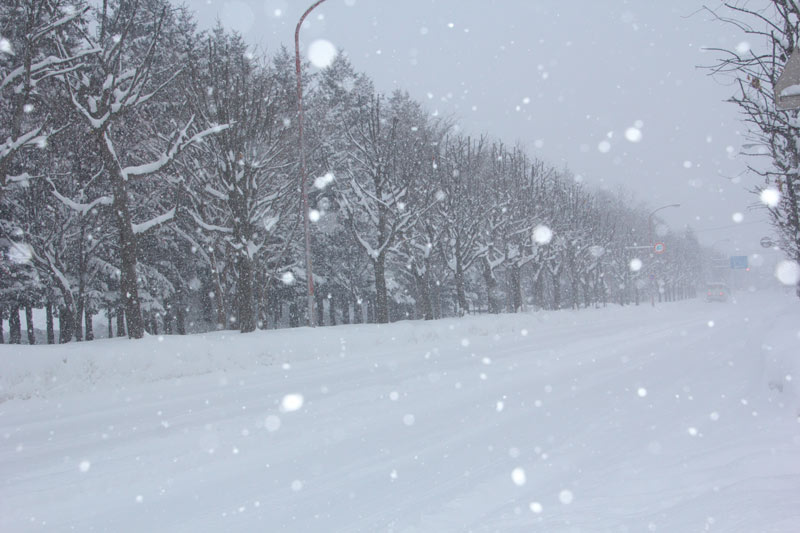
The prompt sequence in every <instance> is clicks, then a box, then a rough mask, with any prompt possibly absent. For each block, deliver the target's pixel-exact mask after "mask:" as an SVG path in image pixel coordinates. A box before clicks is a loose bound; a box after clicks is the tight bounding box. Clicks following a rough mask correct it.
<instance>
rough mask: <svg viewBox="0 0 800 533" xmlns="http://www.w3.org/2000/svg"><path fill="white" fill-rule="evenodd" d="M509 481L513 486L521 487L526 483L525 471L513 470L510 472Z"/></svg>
mask: <svg viewBox="0 0 800 533" xmlns="http://www.w3.org/2000/svg"><path fill="white" fill-rule="evenodd" d="M511 481H513V482H514V484H515V485H517V486H518V487H521V486H523V485H524V484H525V482H526V481H527V478H526V477H525V470H523V469H522V468H515V469H514V470H512V471H511Z"/></svg>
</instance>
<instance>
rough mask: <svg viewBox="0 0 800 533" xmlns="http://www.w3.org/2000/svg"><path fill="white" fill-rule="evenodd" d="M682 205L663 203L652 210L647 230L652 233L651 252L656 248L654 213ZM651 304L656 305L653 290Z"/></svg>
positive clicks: (648, 216) (648, 217)
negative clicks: (654, 240)
mask: <svg viewBox="0 0 800 533" xmlns="http://www.w3.org/2000/svg"><path fill="white" fill-rule="evenodd" d="M680 206H681V204H668V205H662V206H661V207H659V208H658V209H654V210H653V211H651V212H650V214H649V215H647V230H648V233H649V235H650V252H651V253H652V251H653V250H654V248H655V243H654V242H653V215H655V214H656V213H658V212H659V211H661V210H662V209H667V208H668V207H680ZM655 281H656V280H655V277H653V282H654V283H655ZM650 305H652V306H653V307H655V306H656V295H655V292H653V291H651V292H650Z"/></svg>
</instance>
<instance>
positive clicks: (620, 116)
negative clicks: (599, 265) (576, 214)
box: [187, 0, 770, 253]
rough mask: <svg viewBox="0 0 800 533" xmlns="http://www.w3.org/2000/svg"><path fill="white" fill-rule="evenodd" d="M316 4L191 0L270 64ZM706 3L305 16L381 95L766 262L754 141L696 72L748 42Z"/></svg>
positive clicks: (504, 2)
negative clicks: (721, 51) (401, 98)
mask: <svg viewBox="0 0 800 533" xmlns="http://www.w3.org/2000/svg"><path fill="white" fill-rule="evenodd" d="M311 3H312V2H311V1H310V0H302V1H298V0H229V1H225V0H194V1H189V2H187V4H188V5H189V6H190V7H191V8H192V9H193V10H195V11H196V13H197V17H198V20H199V22H200V24H201V27H209V26H211V25H213V24H214V22H215V20H216V18H217V17H218V18H219V19H220V20H221V21H222V22H223V24H224V25H225V26H227V27H229V28H231V29H235V30H237V31H239V32H240V33H242V34H243V35H244V36H245V37H246V38H247V40H248V41H249V42H251V43H253V44H256V45H259V46H260V47H262V48H266V49H267V51H268V52H269V51H273V50H275V49H276V48H277V47H278V46H280V44H281V43H283V44H285V45H286V46H287V47H290V49H293V35H294V27H295V25H296V24H297V21H298V19H299V17H300V15H301V14H302V12H303V10H305V9H306V8H307V7H308V6H309V5H311ZM709 5H712V6H713V5H715V2H713V1H711V2H709ZM701 6H702V3H701V2H697V1H688V0H675V1H668V2H664V1H655V2H654V1H647V0H640V1H623V0H596V1H573V2H562V1H558V0H481V1H478V0H327V1H326V2H325V3H324V4H322V5H321V6H320V7H318V8H317V9H316V10H315V11H314V12H313V13H312V15H311V16H310V17H309V19H308V21H307V23H306V26H305V27H304V29H303V30H302V32H301V46H307V45H308V44H310V43H311V42H312V41H314V40H316V39H326V40H328V41H330V42H331V43H333V44H334V45H335V46H336V47H337V48H338V49H340V50H342V51H344V52H345V53H347V54H348V56H349V57H350V59H351V61H352V63H353V64H354V66H355V67H356V69H358V70H359V71H362V72H365V73H366V74H368V75H369V76H370V77H371V78H372V79H373V80H374V81H375V82H376V84H377V87H378V89H379V90H381V91H384V92H390V91H392V90H393V89H395V88H400V89H405V90H408V91H409V92H410V93H411V95H412V96H414V97H415V98H416V99H418V100H420V101H422V102H423V103H424V104H425V105H426V106H427V107H428V109H429V110H430V111H431V112H432V113H433V112H438V113H440V114H445V115H452V116H454V117H456V118H457V121H458V124H459V125H460V126H461V127H462V129H463V130H464V131H466V132H468V133H471V134H480V133H489V134H491V135H493V136H495V137H498V138H500V139H501V140H503V141H505V142H507V143H509V144H513V143H514V142H517V141H520V142H521V143H523V144H524V145H525V146H526V147H528V150H529V153H530V154H531V155H534V156H536V157H539V158H541V159H544V160H546V161H549V162H551V163H553V164H556V165H558V166H562V165H566V166H568V167H569V168H570V170H572V172H573V173H575V174H577V175H579V176H580V177H581V178H582V179H583V180H584V181H585V182H586V183H587V184H590V185H592V186H599V187H602V186H606V187H611V188H615V187H617V186H618V185H624V186H626V187H627V188H629V189H631V190H632V191H634V192H635V193H636V195H637V197H638V198H639V199H640V200H641V201H642V202H646V203H647V205H648V206H650V208H651V209H655V208H657V207H660V206H662V205H665V204H672V203H680V204H681V207H680V208H671V209H665V210H663V211H661V212H660V213H659V215H661V216H663V218H664V219H665V220H666V221H667V222H668V223H669V224H670V226H671V227H672V228H673V229H679V228H681V227H682V226H684V225H685V224H690V225H691V226H692V227H694V228H695V229H696V230H697V232H698V235H699V237H700V238H701V240H702V242H703V243H705V244H712V243H715V242H717V246H716V247H717V248H719V249H720V250H724V251H727V252H730V253H735V252H737V250H736V249H737V248H738V252H739V253H755V252H761V249H760V248H759V246H758V239H759V238H760V237H762V236H764V235H767V234H769V233H770V232H769V228H768V226H767V225H766V224H760V223H758V221H763V220H765V218H766V214H765V213H764V212H763V211H758V210H755V211H754V210H751V209H748V208H749V207H750V206H752V205H753V204H755V203H756V197H755V196H753V195H751V194H748V193H747V192H746V190H745V189H746V188H750V187H752V186H754V185H755V184H757V183H759V179H758V178H757V177H756V176H752V175H749V174H743V171H744V168H745V165H744V163H743V162H742V161H741V160H740V159H739V158H738V157H737V155H736V154H737V153H738V151H739V150H740V148H741V145H742V143H744V142H746V141H745V140H744V139H743V138H742V136H741V130H742V128H743V126H742V124H741V123H740V122H739V117H738V114H737V109H736V107H735V106H733V105H732V104H728V103H725V102H724V99H725V98H727V97H729V96H730V95H731V94H732V91H733V90H734V89H733V87H731V86H726V85H725V83H724V82H725V80H714V79H712V78H709V77H708V73H707V72H706V71H703V70H700V69H698V68H697V66H698V65H701V64H710V63H712V62H713V59H714V55H713V54H712V53H709V52H703V51H702V48H703V47H707V46H715V47H726V48H733V47H736V46H737V45H740V44H741V43H742V42H743V41H745V40H746V39H745V37H744V36H743V35H742V34H741V33H739V32H737V31H735V29H734V28H731V27H729V26H724V25H722V24H720V23H715V22H713V21H711V20H710V17H709V16H708V15H707V14H704V13H696V12H697V11H698V9H699V8H700V7H701ZM752 44H753V46H755V45H756V44H757V43H752ZM637 124H638V125H640V126H641V127H640V128H639V130H640V132H641V140H639V141H638V142H631V141H629V140H628V139H626V135H625V132H626V130H627V129H628V128H630V127H632V126H636V125H637ZM604 141H605V143H604ZM731 178H736V179H735V180H733V181H732V180H731ZM738 180H740V181H739V182H738V183H736V181H738ZM736 213H741V214H742V215H743V218H742V220H741V222H740V223H738V224H737V223H736V222H735V221H734V219H733V216H734V214H736ZM737 218H738V217H737ZM723 239H728V240H725V241H723V242H719V241H721V240H723Z"/></svg>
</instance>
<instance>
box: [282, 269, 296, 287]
mask: <svg viewBox="0 0 800 533" xmlns="http://www.w3.org/2000/svg"><path fill="white" fill-rule="evenodd" d="M281 281H282V282H283V283H284V284H286V285H291V284H292V283H294V281H295V280H294V274H292V273H291V272H290V271H288V270H287V271H286V272H284V273H283V274H281Z"/></svg>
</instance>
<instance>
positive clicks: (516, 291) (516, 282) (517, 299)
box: [511, 265, 522, 313]
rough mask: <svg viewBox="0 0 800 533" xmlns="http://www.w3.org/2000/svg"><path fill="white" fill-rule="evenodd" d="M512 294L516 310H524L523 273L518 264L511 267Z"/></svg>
mask: <svg viewBox="0 0 800 533" xmlns="http://www.w3.org/2000/svg"><path fill="white" fill-rule="evenodd" d="M511 294H512V297H513V307H514V309H513V310H514V312H515V313H519V312H520V311H522V275H521V273H520V268H519V266H518V265H513V266H512V267H511Z"/></svg>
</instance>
